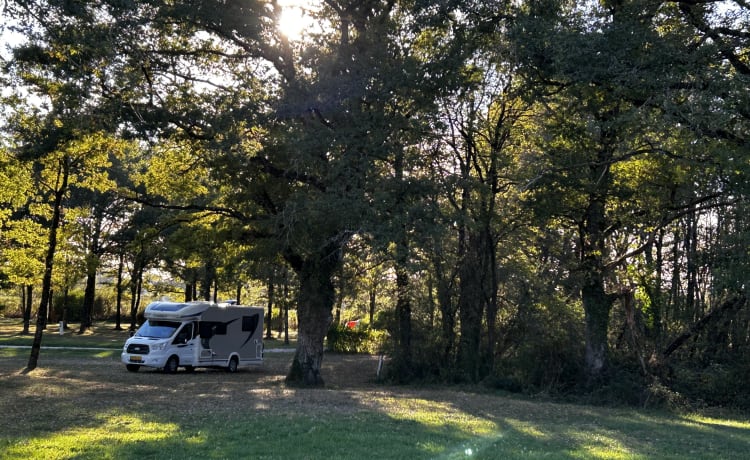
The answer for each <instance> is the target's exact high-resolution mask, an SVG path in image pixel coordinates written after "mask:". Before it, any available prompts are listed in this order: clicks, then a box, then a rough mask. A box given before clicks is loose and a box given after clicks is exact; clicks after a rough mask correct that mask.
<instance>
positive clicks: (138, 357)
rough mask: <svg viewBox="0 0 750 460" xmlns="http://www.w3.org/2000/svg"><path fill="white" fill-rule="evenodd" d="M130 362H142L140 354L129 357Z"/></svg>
mask: <svg viewBox="0 0 750 460" xmlns="http://www.w3.org/2000/svg"><path fill="white" fill-rule="evenodd" d="M130 362H131V363H140V362H143V358H141V357H140V356H131V357H130Z"/></svg>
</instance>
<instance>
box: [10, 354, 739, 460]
mask: <svg viewBox="0 0 750 460" xmlns="http://www.w3.org/2000/svg"><path fill="white" fill-rule="evenodd" d="M290 359H291V356H289V354H281V353H280V354H278V355H271V356H269V357H268V359H267V362H266V364H265V365H264V366H263V367H261V368H243V369H242V370H241V372H238V373H236V374H227V373H226V372H223V371H220V370H199V371H196V372H194V373H191V374H188V373H185V372H179V373H178V374H176V375H169V374H164V373H162V372H160V371H154V370H146V371H145V372H143V371H142V372H139V373H129V372H127V371H125V370H124V369H123V366H122V365H121V364H120V363H117V362H111V361H102V360H95V359H93V358H89V359H88V360H85V359H78V358H73V359H71V358H59V359H49V362H48V363H47V364H44V365H43V367H42V368H41V369H37V370H35V371H34V372H31V373H29V374H28V375H20V374H19V373H18V371H19V369H20V368H22V367H23V361H22V360H20V359H15V358H11V359H6V358H2V359H0V387H2V392H0V412H2V413H3V414H5V416H4V417H0V458H1V459H16V458H18V459H21V458H24V459H26V458H39V459H42V458H44V459H54V458H76V459H89V458H90V459H101V458H116V459H136V458H138V459H142V458H180V459H192V458H258V459H261V458H269V459H271V458H284V459H296V458H300V459H301V458H313V459H314V458H327V459H337V458H339V459H348V458H357V459H358V458H380V459H391V458H404V459H422V458H441V459H451V458H477V459H496V458H553V459H554V458H559V459H572V458H667V459H669V458H675V459H676V458H686V457H693V458H708V459H711V458H716V459H719V458H721V459H732V458H744V457H745V454H746V452H747V451H748V448H749V447H750V425H748V424H747V423H743V422H733V421H725V420H715V419H704V418H696V417H680V416H673V415H669V414H660V413H653V412H648V413H643V412H639V411H634V410H622V409H607V408H598V407H588V406H575V405H569V404H555V403H549V402H536V401H527V400H518V399H514V398H508V397H503V396H497V395H492V394H488V393H474V392H464V391H460V390H458V389H455V388H453V389H451V388H448V389H443V388H434V387H433V388H429V389H420V388H413V387H386V386H378V385H372V384H369V385H368V384H367V383H366V381H367V379H366V378H362V379H360V383H359V384H357V385H353V386H352V385H350V386H347V385H346V384H345V381H346V380H345V379H343V377H342V376H343V375H344V373H346V372H351V373H353V374H357V373H363V372H369V371H370V367H371V366H372V362H369V361H366V362H365V366H364V367H361V366H360V367H357V364H358V362H360V361H361V360H358V359H357V358H356V357H354V356H338V357H331V359H329V362H328V364H327V366H329V367H328V369H327V376H328V380H329V381H330V382H331V383H332V384H331V386H330V387H327V388H324V389H309V390H308V389H298V388H289V387H286V386H285V385H284V384H283V378H284V375H285V372H286V370H287V369H288V363H289V360H290ZM73 363H75V366H73V365H72V364H73ZM337 377H338V378H337ZM362 382H365V383H362Z"/></svg>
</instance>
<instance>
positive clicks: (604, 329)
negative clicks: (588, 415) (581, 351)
mask: <svg viewBox="0 0 750 460" xmlns="http://www.w3.org/2000/svg"><path fill="white" fill-rule="evenodd" d="M586 278H587V279H586V280H585V281H584V285H583V288H582V289H581V296H582V300H583V310H584V313H585V321H586V329H585V337H586V349H585V357H584V359H585V371H586V377H587V380H588V383H589V384H591V385H593V384H595V383H596V382H597V381H599V380H600V379H601V378H602V376H603V375H604V374H605V372H606V370H607V368H608V366H609V344H608V328H609V314H610V311H611V310H612V304H613V302H614V298H613V297H612V296H610V295H608V294H606V292H605V291H604V282H603V279H602V276H601V273H597V272H591V273H588V274H587V276H586Z"/></svg>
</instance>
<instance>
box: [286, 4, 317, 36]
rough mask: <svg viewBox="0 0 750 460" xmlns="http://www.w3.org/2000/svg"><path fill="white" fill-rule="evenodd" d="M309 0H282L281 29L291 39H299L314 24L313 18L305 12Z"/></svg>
mask: <svg viewBox="0 0 750 460" xmlns="http://www.w3.org/2000/svg"><path fill="white" fill-rule="evenodd" d="M309 3H310V2H309V1H303V0H296V1H295V0H287V1H280V2H279V4H280V5H281V7H282V8H283V9H282V12H281V18H280V19H279V31H280V32H281V33H282V34H284V36H285V37H286V38H288V39H289V40H299V39H300V38H302V35H303V34H304V33H305V30H306V29H308V28H309V27H310V26H311V25H312V18H310V16H308V15H307V14H306V13H305V8H304V5H306V4H309Z"/></svg>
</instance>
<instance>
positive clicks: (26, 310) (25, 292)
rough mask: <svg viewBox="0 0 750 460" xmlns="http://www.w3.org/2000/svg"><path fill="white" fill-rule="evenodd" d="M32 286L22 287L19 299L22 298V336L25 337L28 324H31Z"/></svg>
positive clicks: (27, 331) (28, 329)
mask: <svg viewBox="0 0 750 460" xmlns="http://www.w3.org/2000/svg"><path fill="white" fill-rule="evenodd" d="M33 290H34V286H32V285H31V284H29V285H26V286H24V287H23V288H21V297H22V302H21V303H22V304H23V305H22V308H23V332H22V334H23V335H27V334H29V333H30V324H31V307H32V305H33V300H32V299H33V296H32V293H33Z"/></svg>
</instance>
